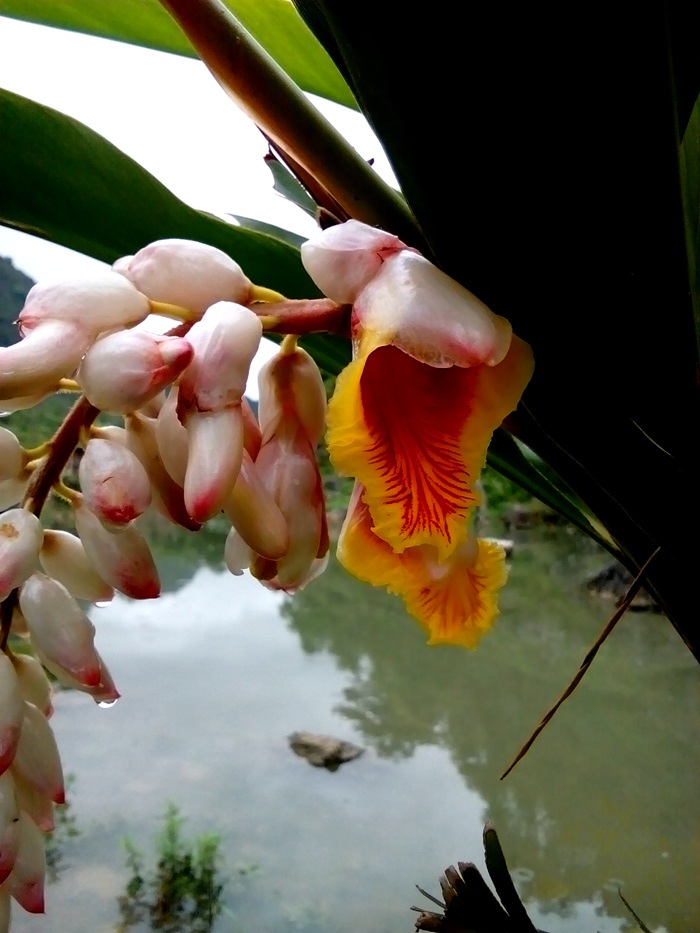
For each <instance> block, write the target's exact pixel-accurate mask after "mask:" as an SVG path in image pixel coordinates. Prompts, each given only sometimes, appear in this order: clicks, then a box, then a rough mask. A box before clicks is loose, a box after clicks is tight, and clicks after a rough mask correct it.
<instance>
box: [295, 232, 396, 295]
mask: <svg viewBox="0 0 700 933" xmlns="http://www.w3.org/2000/svg"><path fill="white" fill-rule="evenodd" d="M402 249H407V247H406V244H405V243H402V242H401V240H399V238H398V237H396V236H393V234H391V233H385V232H384V231H383V230H377V229H376V228H375V227H369V226H367V224H363V223H360V221H357V220H348V221H346V223H344V224H338V225H336V226H334V227H329V228H328V229H327V230H323V231H321V232H320V233H317V234H316V235H315V236H313V237H311V239H309V240H307V241H306V243H303V244H302V247H301V261H302V263H303V264H304V268H305V269H306V271H307V272H308V273H309V275H310V276H311V278H312V279H313V280H314V282H315V283H316V284H317V285H318V287H319V288H320V289H321V291H322V292H323V294H324V295H327V296H328V297H329V298H332V299H333V301H337V302H338V303H339V304H353V303H354V301H355V299H356V298H357V296H358V295H359V293H360V292H361V291H362V289H363V288H364V287H365V286H366V285H367V284H368V283H369V282H370V281H371V280H372V279H373V278H374V276H375V275H376V274H377V272H379V270H380V268H381V266H382V263H383V262H384V261H385V259H386V258H387V257H388V256H391V255H392V254H393V253H396V252H398V251H399V250H402Z"/></svg>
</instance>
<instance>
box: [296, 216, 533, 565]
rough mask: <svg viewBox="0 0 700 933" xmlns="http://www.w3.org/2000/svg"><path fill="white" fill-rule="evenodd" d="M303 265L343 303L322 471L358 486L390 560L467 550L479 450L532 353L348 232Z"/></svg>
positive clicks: (526, 373)
mask: <svg viewBox="0 0 700 933" xmlns="http://www.w3.org/2000/svg"><path fill="white" fill-rule="evenodd" d="M302 260H303V262H304V265H305V266H306V268H307V271H309V273H310V274H311V276H312V277H313V278H314V279H315V280H316V281H317V283H318V284H319V285H321V287H323V286H324V285H325V287H326V288H329V285H330V286H331V291H333V292H334V297H336V298H337V296H338V295H339V296H340V298H342V299H344V300H347V301H352V302H353V310H352V332H353V356H354V360H353V362H352V363H351V364H350V365H349V366H347V367H346V369H345V370H344V371H343V372H342V373H341V374H340V376H339V377H338V381H337V384H336V388H335V393H334V395H333V398H332V399H331V402H330V404H329V408H328V429H329V430H328V436H327V440H328V448H329V453H330V457H331V461H332V463H333V465H334V467H335V468H336V470H337V471H338V473H340V474H341V475H346V476H354V477H355V478H356V479H357V480H358V482H360V483H361V484H362V485H363V486H364V494H363V500H364V502H365V504H366V505H367V507H368V510H369V514H370V516H371V521H372V530H373V532H374V534H375V535H376V536H377V537H378V538H380V539H381V540H382V541H385V542H386V543H387V544H388V545H389V546H390V547H391V549H392V550H393V551H395V552H396V553H399V554H400V553H402V552H403V551H404V550H405V549H406V548H409V547H411V548H413V547H419V546H421V545H430V546H431V547H433V548H435V549H436V552H437V555H438V559H439V560H440V561H443V560H445V559H446V558H447V557H449V556H450V554H452V553H453V552H454V551H455V549H456V548H458V547H459V546H460V545H461V544H463V543H464V542H465V541H466V540H467V526H468V519H469V515H470V512H471V510H472V508H473V506H474V505H475V504H477V498H478V495H477V492H476V489H475V485H476V480H477V479H478V476H479V473H480V472H481V470H482V468H483V465H484V462H485V459H486V449H487V447H488V444H489V441H490V439H491V436H492V434H493V432H494V430H495V429H496V428H497V427H498V426H499V425H500V424H501V422H502V421H503V419H504V418H505V417H506V415H507V414H509V412H511V411H513V409H514V408H515V407H516V406H517V404H518V401H519V400H520V396H521V394H522V392H523V390H524V388H525V386H526V385H527V383H528V381H529V379H530V376H531V375H532V369H533V361H532V353H531V351H530V348H529V346H528V345H527V344H526V343H524V342H523V341H521V340H519V339H518V338H517V337H515V336H514V335H513V334H512V330H511V327H510V324H509V323H508V322H507V321H506V320H505V319H504V318H502V317H499V316H498V315H496V314H494V313H493V312H492V311H490V310H489V308H487V307H486V305H484V304H483V303H482V302H481V301H479V299H478V298H476V297H475V296H474V295H472V294H471V292H468V291H467V290H466V289H465V288H463V287H462V286H461V285H459V284H458V283H457V282H455V281H453V280H452V279H450V278H449V277H448V276H447V275H445V273H444V272H441V271H440V270H439V269H438V268H436V267H435V266H434V265H432V263H430V262H429V261H428V260H427V259H425V258H424V257H423V256H421V255H420V254H419V253H417V252H415V251H414V250H411V249H408V248H407V247H406V246H405V245H404V244H403V243H401V241H400V240H397V239H396V237H394V236H391V235H389V234H384V233H382V231H379V230H375V229H373V228H371V227H367V226H365V225H364V224H360V223H358V222H357V221H348V222H347V223H346V224H343V225H339V226H336V227H331V228H330V229H329V230H326V231H324V232H322V233H321V234H319V235H318V236H317V237H315V238H314V239H312V240H310V241H308V242H307V243H306V244H304V246H303V247H302ZM334 272H335V273H337V278H338V282H339V284H338V285H337V286H336V287H335V288H334V287H333V286H332V285H331V283H332V282H333V273H334ZM355 273H356V277H355V278H353V274H355ZM338 289H339V291H338Z"/></svg>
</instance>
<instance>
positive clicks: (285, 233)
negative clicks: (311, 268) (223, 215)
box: [228, 214, 307, 249]
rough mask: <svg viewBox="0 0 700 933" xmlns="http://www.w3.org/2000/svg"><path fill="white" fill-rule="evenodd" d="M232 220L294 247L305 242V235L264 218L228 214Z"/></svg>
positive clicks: (298, 246) (297, 247)
mask: <svg viewBox="0 0 700 933" xmlns="http://www.w3.org/2000/svg"><path fill="white" fill-rule="evenodd" d="M228 216H230V217H233V218H234V220H237V221H238V224H239V226H241V227H243V228H244V229H245V230H256V231H257V232H258V233H264V234H265V236H269V237H273V238H274V239H275V240H281V241H282V243H288V244H289V245H290V246H293V247H294V248H295V249H299V248H300V247H301V244H302V243H305V242H306V240H307V237H305V236H301V235H300V234H298V233H293V232H292V231H291V230H283V229H282V227H277V226H275V224H268V223H266V221H264V220H256V219H255V218H254V217H243V216H242V215H241V214H229V215H228Z"/></svg>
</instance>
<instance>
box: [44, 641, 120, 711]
mask: <svg viewBox="0 0 700 933" xmlns="http://www.w3.org/2000/svg"><path fill="white" fill-rule="evenodd" d="M36 653H37V656H38V657H39V659H40V660H41V663H42V664H43V665H44V667H45V668H46V670H47V671H50V672H51V673H52V674H53V676H54V677H55V678H56V680H57V681H58V682H59V683H60V684H62V685H63V686H64V687H68V688H69V689H70V690H80V691H81V693H87V695H88V696H91V697H92V698H93V700H94V701H95V702H96V703H114V702H115V701H116V700H118V699H119V697H120V693H119V691H118V690H117V688H116V686H115V684H114V680H113V679H112V675H111V674H110V672H109V668H108V667H107V665H106V664H105V663H104V661H103V660H102V658H101V657H100V656H99V654H98V655H97V659H98V661H99V670H100V681H99V683H97V684H90V685H88V684H85V683H82V682H81V681H80V680H76V679H75V677H71V675H70V674H69V673H68V671H66V670H65V669H64V668H62V667H61V666H60V665H59V664H56V663H55V662H54V661H50V660H49V659H48V658H47V657H45V656H44V655H43V654H42V653H41V651H39V650H38V649H36ZM96 653H97V652H96Z"/></svg>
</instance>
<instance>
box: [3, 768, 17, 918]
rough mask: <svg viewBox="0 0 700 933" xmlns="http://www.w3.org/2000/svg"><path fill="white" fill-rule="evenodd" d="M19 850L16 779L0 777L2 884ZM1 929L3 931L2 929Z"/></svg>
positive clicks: (10, 776)
mask: <svg viewBox="0 0 700 933" xmlns="http://www.w3.org/2000/svg"><path fill="white" fill-rule="evenodd" d="M18 848H19V803H18V801H17V790H16V786H15V782H14V779H13V777H12V775H11V774H10V773H9V772H6V773H5V774H3V775H2V776H0V884H2V883H3V882H4V881H5V879H6V878H7V876H8V875H9V874H10V872H11V871H12V869H13V868H14V864H15V858H16V857H17V850H18ZM0 929H2V928H1V927H0Z"/></svg>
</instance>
